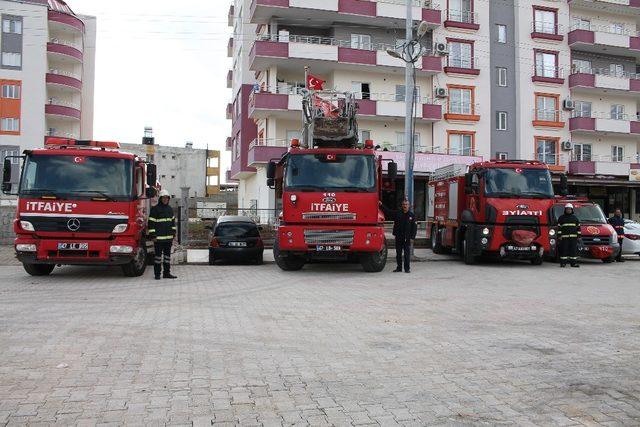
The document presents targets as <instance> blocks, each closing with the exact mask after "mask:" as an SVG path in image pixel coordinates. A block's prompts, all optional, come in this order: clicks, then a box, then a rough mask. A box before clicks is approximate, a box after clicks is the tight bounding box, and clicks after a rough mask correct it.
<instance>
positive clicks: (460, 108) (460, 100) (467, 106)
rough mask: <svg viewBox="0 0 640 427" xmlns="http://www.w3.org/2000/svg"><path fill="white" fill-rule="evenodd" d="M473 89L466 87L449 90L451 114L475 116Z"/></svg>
mask: <svg viewBox="0 0 640 427" xmlns="http://www.w3.org/2000/svg"><path fill="white" fill-rule="evenodd" d="M473 110H474V108H473V89H472V88H465V87H450V88H449V113H450V114H466V115H471V114H473Z"/></svg>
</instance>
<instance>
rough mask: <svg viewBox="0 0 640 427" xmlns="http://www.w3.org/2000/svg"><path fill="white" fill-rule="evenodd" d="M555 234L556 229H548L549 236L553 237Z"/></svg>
mask: <svg viewBox="0 0 640 427" xmlns="http://www.w3.org/2000/svg"><path fill="white" fill-rule="evenodd" d="M555 235H556V230H555V228H552V229H550V230H549V236H551V237H553V236H555Z"/></svg>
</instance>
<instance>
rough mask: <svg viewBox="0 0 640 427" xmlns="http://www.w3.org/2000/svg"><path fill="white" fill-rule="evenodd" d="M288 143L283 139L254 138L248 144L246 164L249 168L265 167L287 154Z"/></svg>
mask: <svg viewBox="0 0 640 427" xmlns="http://www.w3.org/2000/svg"><path fill="white" fill-rule="evenodd" d="M289 144H290V142H289V141H286V140H284V139H266V138H256V139H254V140H253V141H252V142H251V143H250V144H249V155H248V157H247V164H248V165H249V166H251V167H256V166H259V165H266V164H267V163H269V162H270V161H271V160H273V159H279V158H281V157H282V155H283V154H284V153H286V152H287V150H288V147H289Z"/></svg>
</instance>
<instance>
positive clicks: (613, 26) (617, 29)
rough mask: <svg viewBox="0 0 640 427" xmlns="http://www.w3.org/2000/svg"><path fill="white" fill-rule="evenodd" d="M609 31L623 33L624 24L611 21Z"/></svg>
mask: <svg viewBox="0 0 640 427" xmlns="http://www.w3.org/2000/svg"><path fill="white" fill-rule="evenodd" d="M610 31H611V32H612V33H613V34H624V33H625V31H624V24H621V23H620V22H612V23H611V27H610Z"/></svg>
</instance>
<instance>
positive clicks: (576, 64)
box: [571, 59, 593, 74]
mask: <svg viewBox="0 0 640 427" xmlns="http://www.w3.org/2000/svg"><path fill="white" fill-rule="evenodd" d="M571 68H572V71H573V72H574V73H584V74H592V73H593V71H592V67H591V61H589V60H588V59H574V60H572V61H571Z"/></svg>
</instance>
